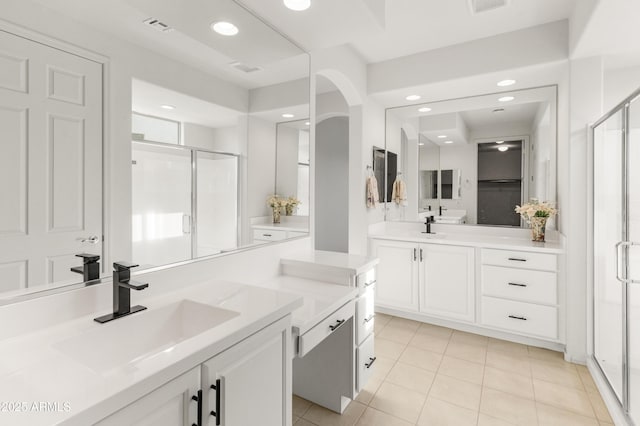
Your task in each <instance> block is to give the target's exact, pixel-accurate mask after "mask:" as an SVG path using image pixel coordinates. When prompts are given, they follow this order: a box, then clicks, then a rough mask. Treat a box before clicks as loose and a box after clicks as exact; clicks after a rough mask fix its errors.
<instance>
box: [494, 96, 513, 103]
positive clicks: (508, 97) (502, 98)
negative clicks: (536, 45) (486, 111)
mask: <svg viewBox="0 0 640 426" xmlns="http://www.w3.org/2000/svg"><path fill="white" fill-rule="evenodd" d="M514 99H515V98H514V97H513V96H503V97H501V98H498V101H500V102H511V101H512V100H514Z"/></svg>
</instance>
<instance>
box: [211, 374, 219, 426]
mask: <svg viewBox="0 0 640 426" xmlns="http://www.w3.org/2000/svg"><path fill="white" fill-rule="evenodd" d="M211 389H213V390H215V391H216V407H215V408H216V409H215V411H214V410H212V411H210V412H209V415H211V416H213V417H215V418H216V425H220V379H217V380H216V384H215V385H211Z"/></svg>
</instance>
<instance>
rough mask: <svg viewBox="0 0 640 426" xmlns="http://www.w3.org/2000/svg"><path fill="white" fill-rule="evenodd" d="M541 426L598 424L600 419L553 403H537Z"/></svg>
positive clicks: (586, 425) (594, 425)
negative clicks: (553, 405) (573, 411)
mask: <svg viewBox="0 0 640 426" xmlns="http://www.w3.org/2000/svg"><path fill="white" fill-rule="evenodd" d="M536 407H537V410H538V424H539V425H540V426H598V421H597V420H596V419H594V418H591V417H585V416H581V415H579V414H576V413H572V412H571V411H567V410H562V409H560V408H557V407H552V406H551V405H546V404H541V403H536Z"/></svg>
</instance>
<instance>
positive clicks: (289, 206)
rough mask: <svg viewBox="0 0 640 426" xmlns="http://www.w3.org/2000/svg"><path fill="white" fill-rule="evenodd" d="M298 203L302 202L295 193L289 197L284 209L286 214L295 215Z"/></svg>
mask: <svg viewBox="0 0 640 426" xmlns="http://www.w3.org/2000/svg"><path fill="white" fill-rule="evenodd" d="M298 204H300V200H298V199H297V198H296V197H294V196H293V195H292V196H291V197H289V198H287V200H286V204H285V205H284V211H285V213H286V215H287V216H291V215H293V211H294V210H295V209H296V207H298Z"/></svg>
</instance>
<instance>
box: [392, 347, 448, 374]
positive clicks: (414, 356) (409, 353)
mask: <svg viewBox="0 0 640 426" xmlns="http://www.w3.org/2000/svg"><path fill="white" fill-rule="evenodd" d="M398 361H400V362H403V363H405V364H409V365H413V366H415V367H420V368H422V369H424V370H429V371H438V367H440V362H441V361H442V354H439V353H436V352H431V351H425V350H422V349H418V348H414V347H413V346H407V347H406V348H405V350H404V352H402V355H400V358H399V359H398Z"/></svg>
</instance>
